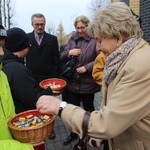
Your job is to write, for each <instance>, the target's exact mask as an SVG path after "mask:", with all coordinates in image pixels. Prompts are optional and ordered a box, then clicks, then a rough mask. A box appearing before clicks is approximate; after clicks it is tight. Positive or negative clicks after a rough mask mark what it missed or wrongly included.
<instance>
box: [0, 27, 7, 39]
mask: <svg viewBox="0 0 150 150" xmlns="http://www.w3.org/2000/svg"><path fill="white" fill-rule="evenodd" d="M0 39H5V40H6V39H7V32H6V30H5V28H4V27H3V26H2V25H0Z"/></svg>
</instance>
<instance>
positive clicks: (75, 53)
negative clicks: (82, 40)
mask: <svg viewBox="0 0 150 150" xmlns="http://www.w3.org/2000/svg"><path fill="white" fill-rule="evenodd" d="M80 54H81V49H78V48H74V49H71V50H70V51H69V56H79V55H80Z"/></svg>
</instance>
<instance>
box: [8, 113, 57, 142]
mask: <svg viewBox="0 0 150 150" xmlns="http://www.w3.org/2000/svg"><path fill="white" fill-rule="evenodd" d="M31 114H32V115H34V116H40V115H43V114H41V113H40V112H38V111H37V110H29V111H25V112H22V113H19V114H17V115H16V116H15V117H13V118H12V119H10V120H9V121H8V126H9V128H10V131H11V133H12V135H13V136H14V138H15V139H16V140H18V141H20V142H23V143H32V144H35V143H40V142H42V141H45V140H47V139H48V137H49V136H50V135H51V133H52V131H53V128H54V123H55V117H54V116H52V115H49V116H50V120H49V121H47V122H45V123H43V124H42V125H39V126H35V127H30V128H27V127H23V128H18V127H15V126H14V125H13V122H16V120H18V118H19V117H26V116H28V115H31Z"/></svg>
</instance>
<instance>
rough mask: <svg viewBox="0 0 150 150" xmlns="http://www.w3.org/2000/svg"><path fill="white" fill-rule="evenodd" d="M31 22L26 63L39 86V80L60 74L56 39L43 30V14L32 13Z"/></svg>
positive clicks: (44, 20)
mask: <svg viewBox="0 0 150 150" xmlns="http://www.w3.org/2000/svg"><path fill="white" fill-rule="evenodd" d="M31 22H32V26H33V28H34V30H33V31H32V32H31V33H28V38H29V42H30V48H29V52H28V54H27V56H26V65H27V67H28V68H29V70H30V71H31V72H32V73H33V75H34V77H35V80H36V83H37V87H38V88H39V82H40V81H42V80H44V79H47V78H52V77H59V76H60V59H59V51H58V41H57V37H56V36H54V35H51V34H48V33H46V32H45V22H46V19H45V17H44V15H43V14H40V13H37V14H33V15H32V17H31Z"/></svg>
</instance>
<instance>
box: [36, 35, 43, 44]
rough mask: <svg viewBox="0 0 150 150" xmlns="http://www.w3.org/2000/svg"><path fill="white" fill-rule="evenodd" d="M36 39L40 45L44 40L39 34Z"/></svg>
mask: <svg viewBox="0 0 150 150" xmlns="http://www.w3.org/2000/svg"><path fill="white" fill-rule="evenodd" d="M36 41H37V43H38V45H40V44H41V42H42V38H41V36H37V38H36Z"/></svg>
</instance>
